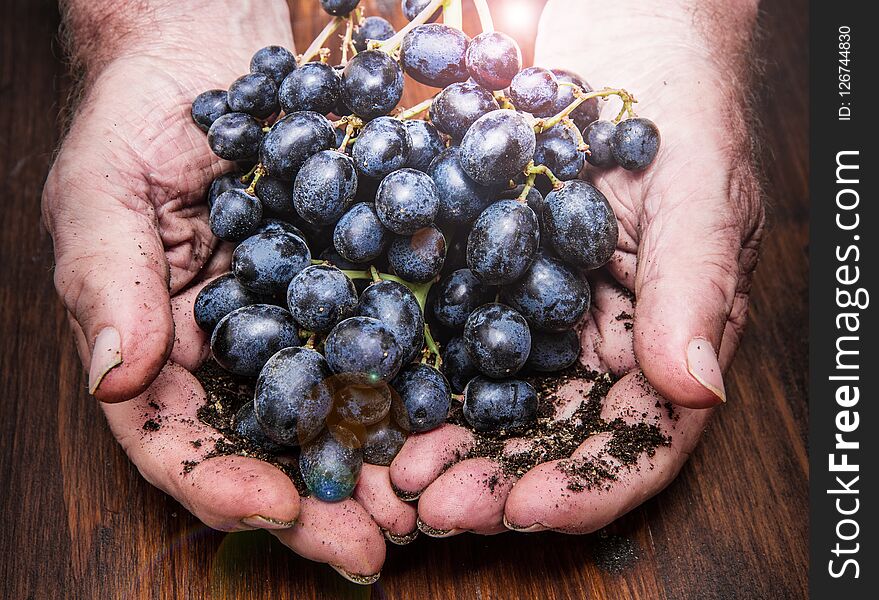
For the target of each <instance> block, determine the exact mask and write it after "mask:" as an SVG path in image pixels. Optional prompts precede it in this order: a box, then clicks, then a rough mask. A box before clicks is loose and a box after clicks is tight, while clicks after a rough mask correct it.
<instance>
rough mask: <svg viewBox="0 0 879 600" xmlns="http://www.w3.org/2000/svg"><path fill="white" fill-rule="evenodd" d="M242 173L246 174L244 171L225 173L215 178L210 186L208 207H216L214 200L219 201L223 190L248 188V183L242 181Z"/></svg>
mask: <svg viewBox="0 0 879 600" xmlns="http://www.w3.org/2000/svg"><path fill="white" fill-rule="evenodd" d="M242 175H244V173H237V172H236V173H224V174H223V175H220V176H219V177H217V178H216V179H214V180H213V181H212V182H211V187H210V188H208V197H207V200H208V208H209V209H211V208H213V207H214V202H216V201H217V197H218V196H219V195H220V194H222V193H223V192H225V191H227V190H233V189H234V190H243V189H246V188H247V185H248V184H246V183H244V182H243V181H241V176H242Z"/></svg>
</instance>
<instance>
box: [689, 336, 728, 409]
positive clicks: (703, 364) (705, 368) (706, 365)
mask: <svg viewBox="0 0 879 600" xmlns="http://www.w3.org/2000/svg"><path fill="white" fill-rule="evenodd" d="M687 370H688V371H689V372H690V375H692V376H693V377H694V378H695V379H696V381H698V382H699V383H701V384H702V387H704V388H705V389H707V390H708V391H710V392H711V393H712V394H714V395H715V396H717V397H718V398H719V399H720V401H721V402H726V390H725V389H724V387H723V374H722V373H721V372H720V363H718V362H717V353H716V352H715V351H714V346H712V345H711V342H709V341H708V340H706V339H705V338H693V339H692V340H690V345H689V346H687Z"/></svg>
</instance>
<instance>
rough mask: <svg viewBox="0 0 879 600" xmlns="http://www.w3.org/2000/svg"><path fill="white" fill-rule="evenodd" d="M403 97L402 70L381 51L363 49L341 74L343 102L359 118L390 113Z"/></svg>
mask: <svg viewBox="0 0 879 600" xmlns="http://www.w3.org/2000/svg"><path fill="white" fill-rule="evenodd" d="M402 97H403V71H402V69H400V65H398V64H397V61H395V60H394V59H393V58H391V57H390V56H388V55H387V54H386V53H384V52H382V51H381V50H365V51H363V52H361V53H359V54H358V55H357V56H355V57H354V58H352V59H351V60H350V61H348V64H347V65H345V69H344V71H342V100H343V101H344V102H345V104H346V105H347V106H348V107H350V108H351V110H352V111H353V112H354V114H356V115H357V116H358V117H360V118H362V119H366V120H371V119H374V118H376V117H380V116H382V115H386V114H388V113H390V112H391V111H392V110H393V109H394V107H395V106H397V103H398V102H400V98H402Z"/></svg>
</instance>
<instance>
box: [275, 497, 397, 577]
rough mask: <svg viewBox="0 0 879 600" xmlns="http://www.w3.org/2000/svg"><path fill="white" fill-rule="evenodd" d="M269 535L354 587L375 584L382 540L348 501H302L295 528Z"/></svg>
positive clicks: (363, 511) (369, 520)
mask: <svg viewBox="0 0 879 600" xmlns="http://www.w3.org/2000/svg"><path fill="white" fill-rule="evenodd" d="M272 533H274V535H275V536H277V538H278V539H279V540H281V542H283V543H284V545H286V546H288V547H289V548H291V549H292V550H293V551H294V552H296V553H297V554H299V555H300V556H303V557H305V558H308V559H310V560H314V561H317V562H322V563H327V564H329V565H330V566H331V567H333V568H334V569H335V570H336V571H338V572H339V573H340V574H341V575H342V576H343V577H345V578H346V579H349V580H350V581H353V582H354V583H361V584H370V583H374V582H375V581H376V580H378V578H379V575H380V574H381V568H382V565H383V564H384V562H385V551H386V548H385V538H384V537H382V534H381V531H380V530H379V528H378V525H376V524H375V522H373V520H372V518H371V517H370V516H369V513H368V512H366V509H365V508H363V507H362V506H361V505H360V504H358V503H357V502H356V501H354V500H352V499H350V498H349V499H347V500H343V501H342V502H321V501H320V500H317V499H315V498H303V499H302V505H301V508H300V511H299V518H298V519H297V521H296V524H295V525H294V526H293V527H291V528H290V529H285V530H282V531H273V532H272Z"/></svg>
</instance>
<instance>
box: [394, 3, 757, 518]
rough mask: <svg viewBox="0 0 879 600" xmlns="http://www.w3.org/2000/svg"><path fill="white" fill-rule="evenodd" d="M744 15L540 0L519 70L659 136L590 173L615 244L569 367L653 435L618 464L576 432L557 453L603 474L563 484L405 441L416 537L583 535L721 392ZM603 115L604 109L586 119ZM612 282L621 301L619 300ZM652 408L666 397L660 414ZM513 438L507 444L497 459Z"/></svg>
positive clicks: (738, 171)
mask: <svg viewBox="0 0 879 600" xmlns="http://www.w3.org/2000/svg"><path fill="white" fill-rule="evenodd" d="M755 18H756V7H755V6H753V5H742V4H741V3H739V4H737V5H736V6H732V5H730V6H723V5H722V4H721V3H695V2H682V1H681V0H669V1H668V2H663V3H660V4H656V3H651V4H650V6H649V7H646V6H645V5H643V4H642V3H637V2H623V3H617V4H615V5H614V6H613V7H612V8H611V7H608V6H606V5H605V6H598V5H597V4H593V3H591V2H584V3H577V4H576V5H573V4H572V3H566V2H560V1H555V0H552V1H550V2H549V4H548V5H547V7H546V10H545V13H544V16H543V20H542V24H541V30H540V35H539V37H538V44H537V59H536V61H535V62H536V63H537V64H538V65H542V66H547V67H554V68H566V69H570V70H571V71H574V72H576V73H579V74H582V75H583V76H585V77H586V78H587V80H588V81H589V82H590V83H591V84H592V85H593V86H596V87H603V86H606V85H607V86H617V85H620V86H623V87H625V88H626V89H628V90H629V91H632V92H633V93H634V94H635V95H636V97H638V98H640V99H641V100H643V101H644V102H643V105H636V109H638V111H639V113H640V114H641V115H642V116H645V117H647V118H650V119H651V120H653V121H654V122H655V123H657V124H658V126H659V128H660V130H661V132H662V145H661V148H660V152H659V154H658V155H657V157H656V160H655V162H654V163H653V165H651V167H650V168H649V169H648V170H647V171H645V172H643V173H630V172H627V171H624V170H622V169H619V168H617V169H612V170H609V171H593V172H591V173H590V177H591V178H592V179H593V181H594V182H595V184H596V186H597V187H598V188H599V189H600V190H602V192H604V194H605V195H606V196H607V198H608V200H609V201H610V203H611V205H612V206H613V208H614V212H615V213H616V215H617V218H618V220H619V224H620V238H619V242H618V246H617V251H616V253H615V255H614V257H613V258H612V259H611V262H610V263H609V264H608V265H607V266H606V267H605V269H603V270H602V271H603V273H604V274H602V273H597V274H595V276H594V277H593V278H592V282H591V283H592V284H593V307H592V309H591V311H590V315H589V317H588V319H587V321H586V322H585V323H584V325H583V329H582V335H581V339H582V345H583V354H582V356H581V363H582V364H583V365H585V366H587V367H588V368H591V369H596V370H599V371H610V372H612V373H613V374H615V375H617V376H621V375H625V374H626V373H628V375H625V376H623V377H622V378H621V379H620V380H619V381H618V382H617V383H616V384H615V385H614V387H613V388H612V389H611V391H610V392H609V394H608V396H607V398H606V400H605V401H604V406H603V409H602V417H603V418H604V419H605V420H606V421H612V420H613V419H615V418H621V419H622V420H623V421H624V422H626V423H635V422H646V423H655V424H657V425H658V426H659V427H660V429H661V430H662V432H663V433H664V434H665V435H668V436H670V438H671V442H670V445H669V446H660V447H658V448H657V449H656V452H655V454H654V455H653V456H652V457H651V456H647V455H646V454H642V455H641V456H640V458H638V460H637V462H636V463H635V464H634V465H628V466H627V465H622V464H620V463H619V461H617V460H616V459H614V458H613V457H612V456H611V455H610V453H609V451H608V443H609V441H610V439H611V437H612V436H611V435H610V434H606V433H602V434H598V435H594V436H592V437H590V438H588V439H587V440H586V441H585V442H584V443H583V444H582V445H581V446H580V447H579V448H578V449H577V450H576V451H575V452H574V454H573V456H572V460H574V461H577V460H580V461H583V460H585V459H587V458H589V457H592V458H596V457H599V458H601V459H603V460H607V461H609V463H610V466H611V467H613V468H618V469H619V471H618V475H617V477H616V479H614V480H613V481H610V482H609V483H608V484H607V485H606V486H604V485H603V486H595V487H592V488H588V489H585V490H583V491H581V492H572V490H571V489H569V488H568V483H569V482H570V478H569V476H568V475H566V474H565V473H564V472H562V470H560V469H559V468H558V467H559V465H558V462H559V461H551V462H546V463H544V464H540V465H538V466H537V467H535V468H533V469H532V470H530V471H529V472H527V473H526V474H524V475H523V476H522V477H521V479H519V480H516V479H515V477H513V476H510V475H509V474H508V473H505V472H504V469H503V468H502V466H501V465H500V463H499V462H498V461H496V460H490V459H486V458H471V459H465V460H460V457H462V456H463V457H466V456H467V454H468V452H469V451H470V449H471V448H472V447H473V444H474V437H473V435H472V433H470V432H469V431H468V430H466V429H464V428H462V427H458V426H456V425H445V426H443V427H442V428H440V429H438V430H435V431H433V432H429V433H426V434H421V435H415V436H412V437H411V438H410V439H409V440H408V441H407V443H406V445H405V446H404V448H403V450H402V452H401V454H400V455H399V456H398V457H397V459H396V460H395V461H394V463H393V464H392V465H391V479H392V482H393V483H394V485H395V487H396V488H397V489H398V490H400V491H401V492H402V493H403V494H404V495H406V496H408V497H413V496H420V499H419V502H418V513H419V519H420V521H421V524H420V526H421V528H422V530H423V531H425V532H427V533H429V534H432V535H453V534H455V533H460V532H462V531H473V532H477V533H498V532H500V531H504V530H505V528H507V527H509V528H513V529H517V530H523V531H538V530H543V529H555V530H559V531H566V532H578V533H585V532H590V531H594V530H596V529H598V528H600V527H603V526H604V525H606V524H607V523H609V522H611V521H613V520H614V519H616V518H617V517H619V516H620V515H622V514H624V513H625V512H627V511H629V510H631V509H632V508H634V507H635V506H637V505H638V504H640V503H642V502H643V501H644V500H646V499H647V498H649V497H651V496H652V495H654V494H656V493H657V492H659V491H660V490H661V489H663V488H664V487H665V486H666V485H668V483H670V482H671V481H672V479H673V478H674V477H675V475H676V474H677V473H678V471H679V470H680V468H681V466H682V465H683V463H684V461H685V460H686V458H687V456H688V455H689V453H690V452H691V451H692V449H693V447H694V446H695V444H696V442H697V441H698V437H699V435H700V433H701V431H702V429H703V428H704V426H705V424H706V423H707V420H708V418H709V415H710V412H711V411H710V410H705V409H706V408H708V407H711V406H714V405H716V404H718V403H720V402H721V401H724V400H725V399H726V392H725V389H724V385H723V379H722V371H723V370H725V369H726V368H727V367H728V366H729V364H730V362H731V360H732V357H733V355H734V352H735V349H736V346H737V345H738V342H739V339H740V337H741V334H742V328H743V326H744V323H745V319H746V315H747V302H748V290H749V285H750V278H751V273H752V271H753V269H754V267H755V265H756V261H757V251H758V247H759V241H760V236H761V232H762V227H763V218H764V215H763V205H762V199H761V197H760V193H759V186H758V183H757V178H756V176H755V175H754V173H753V170H752V169H753V164H752V160H751V155H750V151H751V148H752V143H751V138H750V133H749V129H748V125H747V122H746V120H747V119H746V117H747V94H748V84H749V78H748V69H749V68H750V65H749V64H748V62H747V51H748V45H749V41H750V35H751V31H752V29H753V24H754V20H755ZM721 19H722V20H723V22H722V23H721V22H720V21H721ZM584 24H588V25H586V26H585V27H586V29H585V30H584ZM617 110H618V109H617V107H613V106H608V107H606V108H605V110H604V112H603V115H602V116H603V118H606V119H610V118H613V116H615V114H616V112H617ZM620 286H622V287H625V288H626V289H628V290H629V291H631V292H634V295H635V297H636V298H637V305H635V304H633V303H632V302H631V301H630V300H629V298H628V296H627V295H626V294H624V293H621V291H620ZM622 313H628V314H632V313H633V314H634V321H633V323H629V325H630V328H631V329H632V330H631V331H630V330H629V328H626V327H625V325H626V323H624V322H623V321H619V320H617V317H618V315H620V314H622ZM639 371H641V372H643V375H644V376H646V380H645V378H644V377H643V376H642V375H641V374H640V373H639ZM648 382H649V383H648ZM589 385H591V384H589V383H588V382H585V381H581V382H572V383H569V384H566V386H565V389H562V390H560V391H559V394H560V395H561V396H562V398H563V400H565V401H567V402H568V403H569V404H568V405H567V406H565V405H563V406H562V408H560V409H558V410H557V415H562V416H564V415H570V414H571V413H572V412H573V410H574V408H575V407H576V405H577V404H579V402H580V398H581V396H580V394H579V390H580V389H583V388H584V387H587V386H589ZM663 398H667V399H668V400H671V401H672V402H673V403H675V404H676V405H678V408H677V409H676V411H675V414H676V415H677V417H676V418H672V417H671V416H670V413H669V412H668V411H667V409H666V408H665V407H664V406H663V403H664V400H663ZM571 403H573V404H571ZM522 444H527V441H522V440H511V441H509V442H507V444H506V449H507V450H506V451H507V452H508V453H509V452H512V451H514V450H518V449H521V447H522ZM456 461H459V462H456ZM450 463H453V466H451V467H449V464H450ZM487 482H492V485H490V486H489V485H487Z"/></svg>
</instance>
